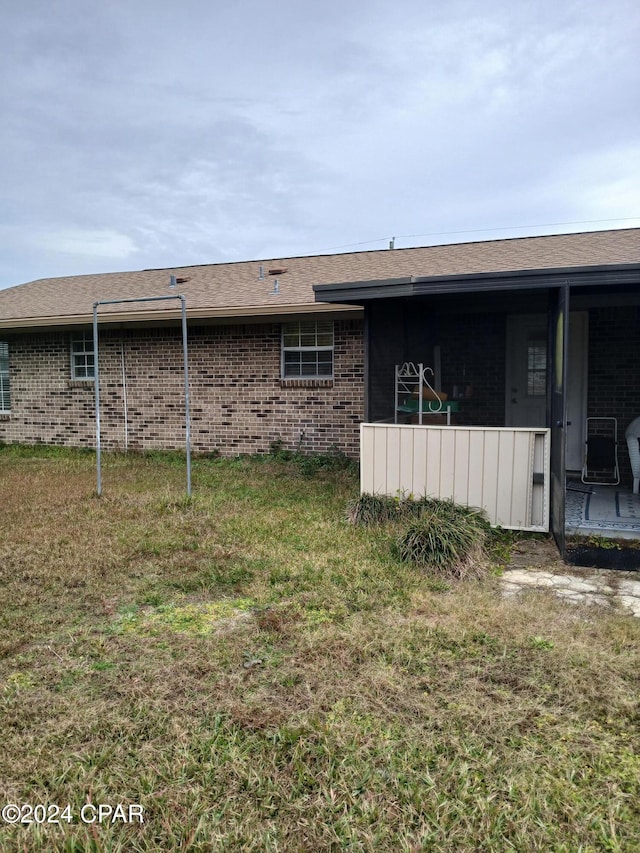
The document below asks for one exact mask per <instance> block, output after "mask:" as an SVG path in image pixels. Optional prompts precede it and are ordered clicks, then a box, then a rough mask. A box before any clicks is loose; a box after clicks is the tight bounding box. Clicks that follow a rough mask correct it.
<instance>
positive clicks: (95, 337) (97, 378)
mask: <svg viewBox="0 0 640 853" xmlns="http://www.w3.org/2000/svg"><path fill="white" fill-rule="evenodd" d="M166 299H179V300H180V302H181V306H182V310H181V314H182V356H183V365H184V399H185V407H184V409H185V437H186V453H187V496H188V497H191V415H190V411H191V410H190V404H189V354H188V350H187V300H186V298H185V297H184V296H183V295H182V294H175V295H171V296H141V297H138V298H137V299H136V298H133V299H102V300H99V301H98V302H94V303H93V358H94V362H93V363H94V373H95V376H94V389H95V408H96V474H97V487H98V497H99V496H100V495H101V494H102V449H101V435H100V369H99V357H98V306H99V305H122V304H124V303H126V302H160V301H161V300H166Z"/></svg>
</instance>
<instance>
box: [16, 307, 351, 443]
mask: <svg viewBox="0 0 640 853" xmlns="http://www.w3.org/2000/svg"><path fill="white" fill-rule="evenodd" d="M7 339H8V340H9V359H10V362H9V364H10V376H11V400H12V413H11V415H10V416H0V441H5V442H9V443H13V442H22V443H26V444H38V443H45V444H59V445H69V446H88V447H93V446H94V445H95V419H94V387H93V383H92V382H78V381H75V382H74V381H72V380H71V378H70V376H71V365H70V345H69V335H68V333H62V332H46V333H38V334H23V335H15V336H10V337H9V336H8V337H7ZM280 340H281V338H280V325H279V324H274V323H269V324H260V325H252V324H247V325H237V326H210V327H201V328H190V329H189V373H190V383H189V385H190V392H191V401H190V402H191V440H192V448H193V450H194V451H196V452H212V451H219V452H220V453H221V454H223V455H234V454H239V453H255V452H264V451H267V450H268V449H269V445H270V443H271V442H273V441H282V443H283V445H284V447H287V448H291V449H296V448H300V449H301V450H302V451H303V452H315V453H322V452H328V451H330V450H332V449H333V448H335V447H338V448H339V449H340V450H342V451H343V452H345V453H347V454H348V455H350V456H354V457H356V456H357V455H358V453H359V424H360V421H361V420H362V418H363V408H364V401H363V370H364V355H363V330H362V322H361V321H352V320H348V321H347V320H344V321H337V322H336V323H335V350H334V378H333V379H332V380H317V381H314V380H281V379H280ZM123 360H124V367H125V371H124V379H125V381H124V383H123V372H122V364H123ZM183 382H184V380H183V373H182V333H181V329H179V328H177V329H149V330H126V331H123V332H120V331H117V332H116V331H106V330H101V332H100V401H101V438H102V444H103V446H104V447H105V448H112V449H124V447H125V414H124V412H125V407H124V401H125V385H126V404H127V429H126V437H127V443H128V447H129V449H134V450H142V449H151V448H180V447H184V440H185V425H184V385H183Z"/></svg>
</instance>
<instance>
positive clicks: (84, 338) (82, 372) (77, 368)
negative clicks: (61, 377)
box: [71, 332, 95, 379]
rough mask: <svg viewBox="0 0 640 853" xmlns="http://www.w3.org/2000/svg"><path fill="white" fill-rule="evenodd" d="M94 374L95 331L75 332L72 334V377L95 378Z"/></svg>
mask: <svg viewBox="0 0 640 853" xmlns="http://www.w3.org/2000/svg"><path fill="white" fill-rule="evenodd" d="M94 376H95V360H94V355H93V332H74V333H73V334H72V335H71V378H72V379H93V377H94Z"/></svg>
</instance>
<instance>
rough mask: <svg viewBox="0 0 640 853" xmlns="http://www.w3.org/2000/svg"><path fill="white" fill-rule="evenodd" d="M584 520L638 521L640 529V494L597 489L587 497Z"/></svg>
mask: <svg viewBox="0 0 640 853" xmlns="http://www.w3.org/2000/svg"><path fill="white" fill-rule="evenodd" d="M584 520H585V521H589V522H591V521H597V522H601V523H602V522H604V523H607V522H609V523H611V522H613V523H614V524H616V523H620V522H626V523H629V522H631V523H632V524H633V523H634V522H637V523H638V527H639V529H640V495H632V494H629V493H628V492H619V491H617V490H616V491H614V490H613V489H606V490H605V489H601V490H595V491H593V492H592V493H591V494H588V495H586V497H585V501H584Z"/></svg>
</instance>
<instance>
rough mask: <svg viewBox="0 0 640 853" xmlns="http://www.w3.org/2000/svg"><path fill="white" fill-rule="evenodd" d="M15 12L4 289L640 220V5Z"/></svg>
mask: <svg viewBox="0 0 640 853" xmlns="http://www.w3.org/2000/svg"><path fill="white" fill-rule="evenodd" d="M0 24H1V26H2V33H3V49H2V52H1V53H0V109H1V116H0V117H1V122H0V163H1V164H2V165H1V167H0V169H1V171H0V174H1V181H2V186H1V188H0V189H1V192H0V287H6V286H9V285H13V284H19V283H22V282H25V281H29V280H32V279H35V278H41V277H48V276H59V275H72V274H76V273H90V272H100V271H105V272H108V271H115V270H124V269H142V268H147V267H173V266H182V265H188V264H201V263H215V262H222V261H234V260H250V259H257V258H261V257H264V258H272V257H273V258H277V257H286V256H289V255H303V254H316V253H323V252H327V251H328V250H336V251H347V250H359V249H382V248H386V247H387V246H388V243H389V240H390V239H391V237H393V236H395V237H396V246H397V247H404V246H415V245H430V244H435V243H443V242H454V241H455V242H458V241H463V240H478V239H489V238H492V237H503V236H504V237H506V236H521V235H527V234H544V233H557V232H562V231H585V230H596V229H599V228H620V227H629V226H633V225H635V226H638V225H640V59H639V58H638V57H639V54H640V3H638V0H607V2H603V0H580V2H569V0H535V2H534V0H532V2H518V0H485V2H482V3H478V2H477V0H475V2H466V0H446V2H445V0H395V2H390V0H380V2H378V0H323V2H310V0H272V2H270V3H266V2H260V0H225V2H222V0H180V2H177V0H171V2H169V0H21V2H17V0H0ZM625 217H627V219H624V218H625ZM632 217H635V218H632ZM602 220H608V221H602ZM521 226H524V227H521Z"/></svg>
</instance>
